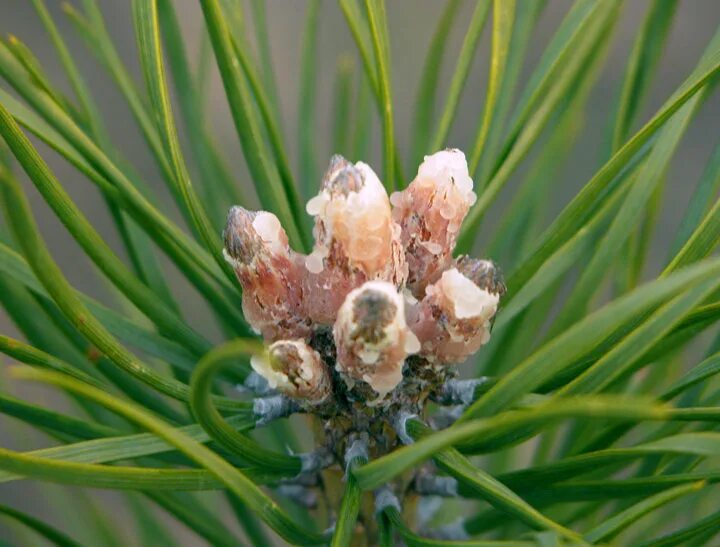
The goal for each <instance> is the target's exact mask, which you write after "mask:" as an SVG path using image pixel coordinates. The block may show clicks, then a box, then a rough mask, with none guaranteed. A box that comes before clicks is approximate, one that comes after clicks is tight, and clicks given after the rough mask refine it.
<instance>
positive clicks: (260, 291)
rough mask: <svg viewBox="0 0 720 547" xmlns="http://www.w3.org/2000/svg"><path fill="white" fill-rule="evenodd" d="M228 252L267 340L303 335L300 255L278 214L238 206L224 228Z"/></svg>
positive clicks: (253, 320) (251, 318)
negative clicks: (293, 249) (289, 241)
mask: <svg viewBox="0 0 720 547" xmlns="http://www.w3.org/2000/svg"><path fill="white" fill-rule="evenodd" d="M223 237H224V240H225V249H224V253H225V258H226V259H227V260H228V262H229V263H230V264H231V265H232V266H233V268H234V270H235V274H236V275H237V277H238V280H239V281H240V284H241V285H242V287H243V296H242V306H243V313H244V315H245V318H246V319H247V321H248V322H249V323H250V325H251V326H252V327H253V329H255V330H256V331H257V332H258V333H260V334H262V335H263V337H264V338H265V339H266V340H276V339H278V338H287V337H303V336H305V335H306V334H307V333H308V332H309V330H310V329H309V326H308V322H307V320H305V319H304V318H303V317H302V309H301V299H302V274H303V271H304V270H303V267H302V264H301V262H300V259H299V257H298V255H296V253H294V252H293V251H292V250H291V249H290V247H289V245H288V238H287V234H286V233H285V230H283V228H282V226H281V225H280V221H279V220H278V218H277V217H276V216H275V215H273V214H272V213H268V212H266V211H259V212H252V211H248V210H246V209H243V208H242V207H233V208H232V209H231V210H230V213H229V214H228V219H227V224H226V226H225V231H224V234H223Z"/></svg>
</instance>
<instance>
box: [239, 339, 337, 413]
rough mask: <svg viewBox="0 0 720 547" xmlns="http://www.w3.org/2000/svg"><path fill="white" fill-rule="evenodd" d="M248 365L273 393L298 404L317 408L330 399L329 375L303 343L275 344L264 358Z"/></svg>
mask: <svg viewBox="0 0 720 547" xmlns="http://www.w3.org/2000/svg"><path fill="white" fill-rule="evenodd" d="M250 364H251V365H252V367H253V370H254V371H255V372H257V373H258V374H259V375H261V376H262V377H263V378H265V379H266V380H267V381H268V385H269V386H270V387H271V388H272V389H277V390H278V391H280V392H281V393H283V394H284V395H287V396H288V397H291V398H292V399H296V400H297V401H299V402H301V403H303V402H304V403H309V404H311V405H318V404H321V403H323V402H325V401H326V400H327V399H328V398H329V397H330V393H331V390H332V383H331V380H330V373H329V371H328V369H327V367H326V366H325V364H324V363H323V361H322V358H321V357H320V354H319V353H318V352H317V351H315V350H314V349H312V348H311V347H310V346H309V345H308V344H307V343H306V342H305V341H304V340H278V341H277V342H274V343H273V344H271V345H270V347H269V348H268V351H267V354H266V355H264V356H253V357H252V358H251V360H250Z"/></svg>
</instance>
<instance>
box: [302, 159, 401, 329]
mask: <svg viewBox="0 0 720 547" xmlns="http://www.w3.org/2000/svg"><path fill="white" fill-rule="evenodd" d="M306 209H307V212H308V213H309V214H311V215H313V216H314V217H315V229H314V234H315V248H314V249H313V252H312V253H311V254H310V255H309V256H308V257H307V258H306V259H305V267H306V268H307V270H308V272H309V274H308V275H307V279H306V285H305V291H306V293H307V299H306V302H307V303H308V307H307V313H308V315H309V316H310V317H311V318H312V320H313V321H315V322H318V323H321V324H326V325H329V324H332V323H333V321H334V319H335V315H336V313H337V310H338V308H339V307H340V305H341V304H342V302H343V300H344V299H345V296H346V295H347V294H348V292H350V291H351V290H352V289H354V288H355V287H358V286H360V285H361V284H362V283H364V282H365V281H370V280H374V279H378V280H384V281H389V282H391V283H393V284H395V285H396V286H400V285H402V284H403V282H404V280H405V276H406V267H405V263H404V253H403V251H402V247H401V244H400V228H399V226H397V225H396V224H395V223H394V222H393V220H392V213H391V209H390V201H389V200H388V196H387V193H386V192H385V188H384V187H383V186H382V184H381V183H380V181H379V180H378V178H377V175H375V173H374V172H373V170H372V169H371V168H370V167H369V166H368V165H366V164H364V163H361V162H359V163H357V164H355V165H352V164H351V163H350V162H348V161H347V160H345V159H344V158H342V157H341V156H334V157H333V159H332V160H331V162H330V167H329V168H328V170H327V173H326V174H325V177H324V178H323V182H322V187H321V190H320V193H319V194H318V195H317V196H315V197H314V198H312V199H311V200H310V201H309V202H308V204H307V207H306Z"/></svg>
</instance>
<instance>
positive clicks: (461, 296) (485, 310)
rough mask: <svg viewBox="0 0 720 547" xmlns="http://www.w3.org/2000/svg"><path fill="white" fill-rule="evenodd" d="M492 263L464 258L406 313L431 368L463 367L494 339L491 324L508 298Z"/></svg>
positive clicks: (422, 354)
mask: <svg viewBox="0 0 720 547" xmlns="http://www.w3.org/2000/svg"><path fill="white" fill-rule="evenodd" d="M504 291H505V289H504V285H503V284H502V279H501V277H500V273H499V272H498V271H497V269H496V268H495V266H494V265H493V264H492V262H489V261H475V260H473V259H467V258H463V259H460V260H459V261H458V263H457V264H456V267H453V268H450V269H449V270H446V271H444V272H443V273H442V275H441V276H440V279H439V280H438V281H436V282H435V283H433V284H431V285H428V287H427V288H426V290H425V297H424V298H423V299H422V300H421V301H420V302H418V303H417V304H415V305H412V306H410V307H409V309H408V312H407V313H408V324H409V325H410V328H411V329H412V330H413V332H414V333H415V335H416V336H417V337H418V339H419V341H420V347H421V349H420V352H419V353H420V355H421V356H423V357H424V358H425V359H427V361H428V362H430V363H437V364H450V363H460V362H462V361H464V360H465V359H467V358H468V357H469V356H470V355H472V354H473V353H475V352H476V351H477V350H478V349H479V348H480V346H482V345H484V344H486V343H487V342H488V341H489V340H490V329H491V328H492V319H493V317H494V316H495V312H496V311H497V307H498V303H499V300H500V296H501V295H502V294H503V293H504Z"/></svg>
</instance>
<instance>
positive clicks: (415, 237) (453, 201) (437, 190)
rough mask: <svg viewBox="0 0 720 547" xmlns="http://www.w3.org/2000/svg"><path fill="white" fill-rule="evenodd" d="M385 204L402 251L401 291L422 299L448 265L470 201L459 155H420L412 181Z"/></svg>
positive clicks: (470, 192) (452, 151)
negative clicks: (404, 274)
mask: <svg viewBox="0 0 720 547" xmlns="http://www.w3.org/2000/svg"><path fill="white" fill-rule="evenodd" d="M390 200H391V202H392V205H393V207H394V209H393V218H394V219H395V221H396V222H397V223H398V224H399V225H400V228H401V234H402V236H401V237H402V243H403V245H404V247H405V260H406V262H407V266H408V278H407V286H408V288H409V289H410V291H411V292H412V293H413V295H414V296H415V297H416V298H422V297H423V295H424V293H425V287H426V286H427V285H429V284H430V283H434V282H435V281H437V279H438V277H439V276H440V274H441V273H442V272H443V271H444V270H446V269H447V268H448V267H449V266H450V265H451V263H452V252H453V249H454V248H455V244H456V242H457V237H458V232H459V231H460V226H461V224H462V222H463V220H464V219H465V216H466V215H467V212H468V210H469V209H470V207H471V206H472V204H473V203H475V201H476V196H475V193H474V192H473V181H472V179H471V178H470V174H469V173H468V165H467V161H466V160H465V154H463V153H462V152H461V151H460V150H456V149H448V150H443V151H441V152H437V153H435V154H432V155H431V156H425V161H423V163H422V164H421V165H420V168H419V169H418V173H417V176H416V177H415V180H413V181H412V182H411V183H410V185H409V186H408V187H407V188H406V189H405V190H403V191H402V192H395V193H394V194H393V195H392V196H391V198H390Z"/></svg>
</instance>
